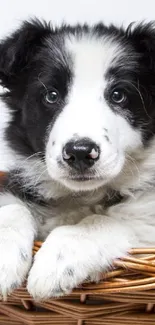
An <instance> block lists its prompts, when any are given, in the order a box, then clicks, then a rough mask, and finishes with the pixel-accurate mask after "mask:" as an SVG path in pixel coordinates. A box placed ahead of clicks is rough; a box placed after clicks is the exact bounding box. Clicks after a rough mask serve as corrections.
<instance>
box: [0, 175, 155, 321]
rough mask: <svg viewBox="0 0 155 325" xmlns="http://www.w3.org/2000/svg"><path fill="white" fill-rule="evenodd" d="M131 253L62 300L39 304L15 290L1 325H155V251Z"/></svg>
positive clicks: (0, 304) (0, 312) (0, 308)
mask: <svg viewBox="0 0 155 325" xmlns="http://www.w3.org/2000/svg"><path fill="white" fill-rule="evenodd" d="M0 175H1V176H3V174H2V173H0ZM1 179H2V177H1ZM41 244H42V243H41V242H35V244H34V248H33V253H34V254H35V253H36V252H37V251H38V250H39V248H40V247H41ZM129 253H130V254H129V256H128V257H125V258H123V259H121V260H117V261H115V262H114V267H115V268H114V269H113V271H111V272H108V273H106V274H103V275H102V276H101V281H100V282H99V283H98V284H95V283H83V284H82V285H81V286H80V287H79V288H78V289H75V290H74V291H73V292H72V294H70V295H68V296H65V297H63V298H60V299H49V300H47V301H44V302H35V301H33V299H32V297H30V295H29V294H28V292H27V290H26V287H25V286H23V287H22V288H20V289H18V290H16V291H14V292H13V293H12V294H11V295H10V296H9V297H8V299H7V301H5V302H4V301H0V325H23V324H27V325H32V324H34V325H52V324H53V325H100V324H101V325H102V324H104V325H114V324H116V325H117V324H119V325H131V324H137V325H138V324H139V325H144V324H145V325H147V324H152V325H155V307H154V305H155V248H143V249H139V248H138V249H132V250H131V251H130V252H129ZM139 255H140V256H141V257H139Z"/></svg>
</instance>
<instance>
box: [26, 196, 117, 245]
mask: <svg viewBox="0 0 155 325" xmlns="http://www.w3.org/2000/svg"><path fill="white" fill-rule="evenodd" d="M102 196H103V195H102ZM116 200H117V201H118V200H119V201H120V197H118V196H117V198H116V196H115V197H112V198H111V199H109V198H107V197H106V196H104V197H101V196H97V197H96V198H95V197H93V198H92V197H91V196H88V197H85V198H66V199H64V200H58V201H56V202H53V200H52V201H51V202H50V201H49V202H48V204H46V205H44V204H43V205H39V204H36V203H32V204H30V206H29V208H30V209H31V213H32V214H33V216H34V218H35V220H36V223H37V228H38V239H40V240H44V239H45V238H46V237H47V235H48V234H49V233H50V232H51V231H52V230H53V229H54V228H56V227H59V226H63V225H74V224H77V223H78V222H80V221H81V220H82V219H83V218H85V217H87V216H91V215H93V214H98V215H99V214H100V215H104V214H105V211H106V209H107V208H108V206H111V205H113V204H114V203H115V202H116Z"/></svg>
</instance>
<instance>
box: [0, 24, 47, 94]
mask: <svg viewBox="0 0 155 325" xmlns="http://www.w3.org/2000/svg"><path fill="white" fill-rule="evenodd" d="M50 33H51V34H52V30H51V27H50V25H49V24H46V23H45V22H43V23H42V22H40V21H39V20H32V21H30V22H27V21H25V22H24V23H23V24H22V26H21V27H20V28H19V29H18V30H17V31H15V32H14V33H13V34H12V35H11V36H10V37H8V38H7V39H5V40H4V41H2V42H1V44H0V82H1V84H2V85H3V86H4V87H6V88H8V89H10V90H11V89H13V88H14V86H15V85H16V83H17V82H18V83H19V82H20V77H22V76H23V75H25V72H26V71H28V69H29V68H30V66H31V62H32V60H33V59H34V56H35V53H36V52H37V51H38V48H39V47H40V46H41V44H42V43H43V40H44V38H45V37H46V36H48V35H49V34H50ZM23 72H24V73H23Z"/></svg>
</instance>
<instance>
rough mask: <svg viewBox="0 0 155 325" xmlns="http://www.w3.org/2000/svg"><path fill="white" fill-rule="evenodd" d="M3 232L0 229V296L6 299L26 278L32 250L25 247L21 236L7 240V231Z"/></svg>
mask: <svg viewBox="0 0 155 325" xmlns="http://www.w3.org/2000/svg"><path fill="white" fill-rule="evenodd" d="M4 233H5V231H3V230H0V296H2V297H3V299H6V297H7V295H8V294H10V293H11V292H12V291H13V290H15V289H16V288H19V287H20V286H21V285H22V283H23V281H24V280H25V279H26V275H27V273H28V271H29V269H30V266H31V263H32V250H30V249H28V248H27V246H26V245H25V244H24V240H23V238H20V240H19V238H18V240H17V241H15V240H14V241H12V242H11V241H10V240H8V241H7V240H6V237H7V236H8V238H9V231H8V233H7V234H4ZM4 237H5V240H3V239H4ZM19 237H20V236H19Z"/></svg>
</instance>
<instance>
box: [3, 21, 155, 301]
mask: <svg viewBox="0 0 155 325" xmlns="http://www.w3.org/2000/svg"><path fill="white" fill-rule="evenodd" d="M0 79H1V83H2V85H3V86H4V87H6V88H7V91H6V92H5V94H3V95H2V96H1V106H0V112H1V116H0V120H1V121H0V125H1V126H0V143H1V144H0V157H1V158H0V159H1V160H3V159H5V160H6V161H9V164H8V165H9V167H8V169H9V176H8V178H7V179H5V182H4V189H3V191H1V195H0V205H1V208H0V294H1V295H3V296H4V297H5V296H6V295H7V294H8V293H10V292H11V291H12V290H13V289H14V288H16V287H19V286H20V285H21V284H22V282H23V280H24V279H25V277H26V275H27V273H28V271H29V269H30V266H31V262H32V246H33V241H34V239H35V238H38V239H42V240H45V243H44V244H43V246H42V248H41V249H40V251H39V252H38V253H37V255H36V258H35V260H34V263H33V266H32V268H31V270H30V273H29V276H28V290H29V292H30V294H32V295H33V297H34V298H37V299H44V298H49V297H51V296H60V295H63V294H65V293H69V292H70V291H71V290H72V289H73V288H74V287H77V286H78V285H79V284H80V283H81V282H83V281H84V280H85V279H87V278H89V279H91V280H97V279H98V277H99V274H100V272H101V271H106V270H107V268H108V267H109V266H111V265H112V262H113V260H114V259H116V258H120V257H122V256H123V255H125V254H127V251H128V250H129V249H130V248H131V247H134V246H140V245H141V246H143V245H144V246H146V245H150V246H151V245H155V28H154V26H153V24H152V23H151V24H147V25H145V24H144V25H137V26H135V27H133V26H130V27H129V28H128V29H127V30H123V29H118V28H116V27H114V26H110V27H105V26H104V25H103V24H98V25H96V26H93V27H89V26H76V27H70V26H62V27H61V28H55V29H54V28H52V27H51V26H50V25H48V24H46V23H41V22H39V21H31V22H24V23H23V25H22V26H21V28H19V30H17V31H16V32H15V33H13V34H12V35H11V36H10V37H9V38H7V39H5V40H4V41H3V42H1V45H0Z"/></svg>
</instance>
